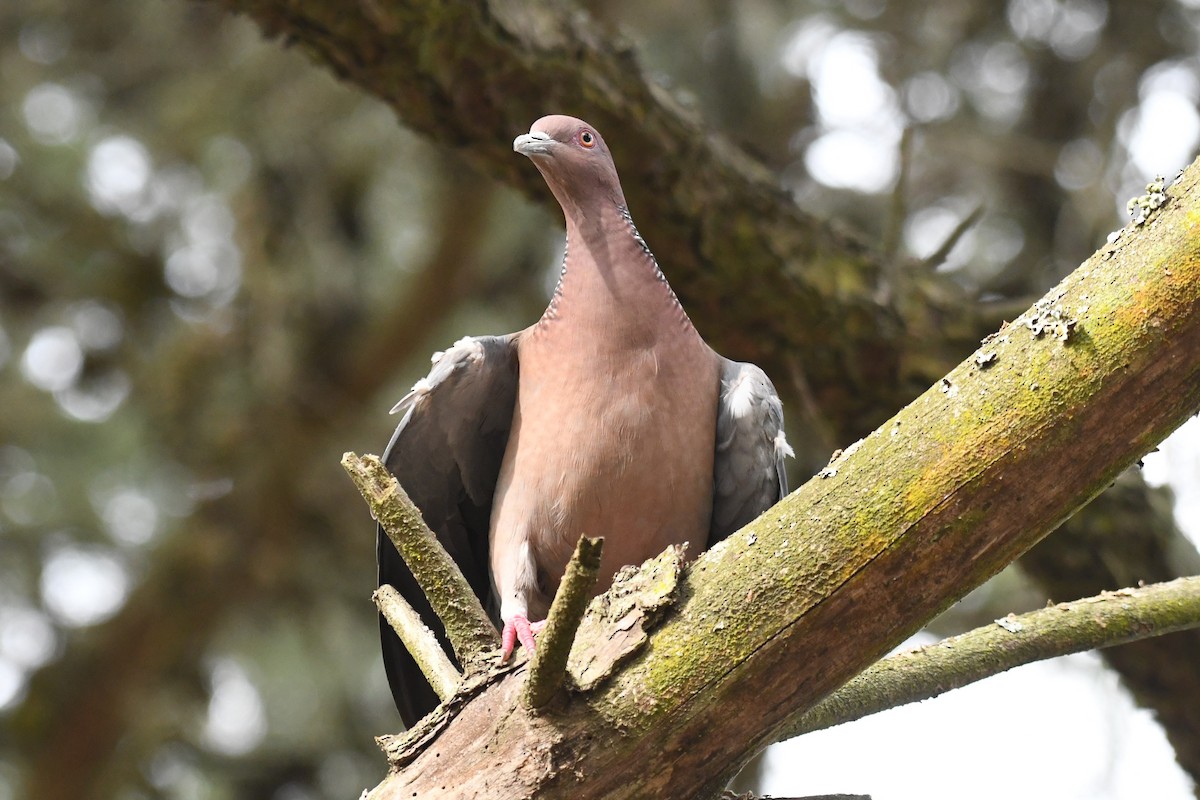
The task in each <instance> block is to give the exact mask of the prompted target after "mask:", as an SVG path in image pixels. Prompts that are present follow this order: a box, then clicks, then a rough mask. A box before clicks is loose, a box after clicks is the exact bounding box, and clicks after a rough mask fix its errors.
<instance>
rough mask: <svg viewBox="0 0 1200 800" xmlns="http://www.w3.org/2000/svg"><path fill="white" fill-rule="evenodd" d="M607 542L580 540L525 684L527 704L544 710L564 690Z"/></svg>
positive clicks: (551, 609)
mask: <svg viewBox="0 0 1200 800" xmlns="http://www.w3.org/2000/svg"><path fill="white" fill-rule="evenodd" d="M603 551H604V539H589V538H588V537H586V536H581V537H580V538H579V543H578V544H576V545H575V553H574V554H573V555H572V556H571V560H570V561H569V562H567V569H566V572H564V573H563V578H562V581H561V582H560V583H559V585H558V591H557V592H555V594H554V600H553V602H552V603H551V604H550V613H549V614H548V615H547V616H546V627H545V628H543V629H542V638H541V641H540V642H538V647H537V650H536V651H535V652H534V653H533V656H532V658H531V659H530V663H529V682H528V683H527V684H525V697H524V700H525V704H526V705H527V706H529V707H530V708H534V709H537V708H541V707H542V706H544V705H546V704H547V703H549V702H550V700H551V699H552V698H553V697H554V696H555V695H556V694H558V692H559V690H560V689H562V688H563V681H564V679H565V678H566V676H567V658H568V656H570V654H571V645H572V644H573V643H574V642H575V633H576V632H577V631H578V630H579V623H580V622H582V621H583V612H584V611H586V610H587V606H588V600H590V599H591V597H592V587H594V586H595V585H596V577H597V576H598V575H599V573H600V555H601V553H602V552H603Z"/></svg>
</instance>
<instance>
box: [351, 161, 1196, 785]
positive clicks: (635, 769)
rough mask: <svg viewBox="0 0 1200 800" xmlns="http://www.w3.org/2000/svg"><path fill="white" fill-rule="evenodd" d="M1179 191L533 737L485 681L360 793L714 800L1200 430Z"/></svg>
mask: <svg viewBox="0 0 1200 800" xmlns="http://www.w3.org/2000/svg"><path fill="white" fill-rule="evenodd" d="M1198 180H1200V162H1197V163H1196V164H1193V165H1192V166H1191V167H1189V168H1188V170H1187V171H1186V172H1185V173H1184V175H1183V177H1182V179H1181V181H1180V183H1178V184H1177V185H1176V186H1175V187H1172V189H1171V190H1170V194H1171V200H1170V201H1169V202H1168V204H1167V205H1166V206H1165V207H1164V208H1162V209H1160V210H1159V211H1157V212H1156V215H1155V216H1154V217H1153V218H1152V219H1151V220H1150V221H1149V222H1148V223H1147V224H1146V225H1144V226H1142V227H1140V228H1137V229H1130V230H1127V231H1126V232H1125V235H1124V236H1123V237H1122V238H1120V239H1119V240H1117V241H1116V242H1111V243H1109V244H1107V245H1105V247H1104V248H1103V249H1102V250H1101V251H1100V252H1098V253H1097V254H1095V255H1094V256H1093V257H1092V258H1090V259H1089V260H1088V261H1087V262H1085V263H1084V264H1083V265H1082V266H1081V267H1080V268H1079V269H1078V270H1076V272H1075V273H1073V274H1072V275H1070V276H1068V277H1067V278H1066V279H1065V280H1064V281H1063V282H1062V283H1061V284H1059V286H1057V287H1056V288H1055V289H1053V290H1052V291H1051V292H1050V293H1049V294H1048V295H1047V296H1046V297H1044V298H1043V299H1042V300H1040V301H1039V302H1038V303H1037V305H1036V306H1035V307H1034V308H1031V309H1030V310H1029V311H1027V312H1026V313H1025V314H1024V315H1022V316H1021V317H1020V318H1018V319H1017V320H1016V321H1014V323H1013V324H1012V325H1010V326H1008V327H1007V328H1006V329H1005V330H1004V331H1002V332H1001V333H1000V334H998V335H996V336H995V337H990V338H989V340H988V342H987V343H986V344H985V346H984V347H983V348H981V349H980V350H979V351H978V352H977V353H976V355H975V356H974V357H972V358H970V359H968V360H967V361H966V362H964V363H962V364H960V365H959V366H958V367H956V368H955V369H954V370H953V371H951V373H950V374H949V375H947V376H946V377H945V378H944V379H943V380H942V381H941V382H940V383H939V384H938V385H937V386H935V387H933V388H931V389H929V390H928V391H926V392H925V393H924V394H923V395H922V396H921V397H920V398H918V399H917V400H916V401H915V402H914V403H912V404H911V405H909V406H908V407H907V408H905V409H904V410H903V411H901V412H900V413H899V414H897V415H896V416H895V417H894V418H893V419H892V420H891V421H890V422H888V423H887V424H886V425H885V426H884V427H883V428H881V429H880V430H877V431H876V432H874V433H873V434H871V435H870V436H868V437H867V438H865V439H864V440H862V441H861V442H859V443H857V444H856V445H854V446H852V447H850V448H848V449H847V451H846V452H845V453H843V454H842V456H841V457H840V458H839V459H837V460H836V461H835V462H834V463H833V464H832V465H831V467H832V469H831V470H830V471H827V472H826V475H828V477H824V478H817V479H814V480H812V481H809V482H808V483H807V484H805V485H804V486H802V487H801V488H800V489H798V490H797V491H796V492H794V493H793V494H792V495H790V496H789V497H787V498H786V499H785V500H783V501H782V502H781V503H779V504H778V505H777V506H776V507H775V508H774V509H772V510H771V511H769V512H767V513H766V514H764V515H763V516H762V517H761V518H759V519H758V520H757V521H756V522H754V523H752V524H751V525H749V526H747V527H746V528H744V529H743V530H742V531H740V532H738V533H736V534H734V535H733V536H732V537H730V538H729V539H727V540H726V541H725V542H723V543H721V544H720V545H718V546H716V547H714V548H712V549H711V550H709V551H708V552H706V553H704V554H703V555H701V556H700V557H699V558H698V559H697V560H696V561H695V562H694V563H693V565H692V566H691V567H690V569H689V571H688V572H687V574H686V575H685V578H684V582H683V585H682V587H681V597H682V598H683V602H682V603H681V604H680V605H679V606H678V607H677V608H676V609H675V610H674V612H673V613H671V614H669V615H668V616H667V618H666V619H665V620H664V622H663V624H662V626H661V627H659V628H658V629H657V630H655V632H654V633H653V634H652V646H650V647H648V648H645V649H643V650H642V651H641V653H640V654H639V655H638V656H637V657H636V658H635V659H634V660H633V661H632V662H630V663H629V664H628V666H627V667H626V668H625V669H623V670H621V671H619V672H618V673H617V674H615V675H613V676H612V678H611V679H609V680H608V681H607V682H605V683H602V684H601V685H600V686H599V687H598V688H597V689H596V690H595V691H593V692H591V693H589V694H588V695H586V697H583V698H581V700H580V701H579V702H574V703H571V704H570V705H569V707H567V708H565V709H564V710H563V712H562V713H559V714H556V715H555V718H554V720H553V724H549V723H548V722H547V721H546V720H544V719H543V718H540V717H537V716H534V715H532V714H531V713H529V712H528V711H527V710H524V709H522V708H521V705H520V702H519V696H520V680H519V678H515V677H514V676H507V677H506V678H504V679H502V680H500V681H498V682H497V683H496V684H494V685H492V686H491V687H490V688H489V689H488V690H487V691H486V692H485V693H484V694H483V695H482V696H481V697H479V698H476V700H475V701H473V702H469V703H466V704H465V705H464V706H463V707H462V708H461V709H459V710H458V715H457V716H456V717H455V718H454V719H452V720H449V722H448V723H447V724H446V726H445V727H444V729H442V730H441V732H440V735H439V736H438V737H437V740H436V741H437V743H438V744H437V746H436V747H432V748H429V749H427V750H425V751H424V752H421V753H419V754H416V755H415V757H414V758H413V760H412V763H411V764H410V765H409V766H408V767H407V768H405V769H404V770H402V771H400V772H397V773H393V774H392V775H391V776H390V777H389V778H388V779H387V780H386V781H385V782H384V783H383V784H382V785H381V786H380V787H378V788H377V789H376V790H375V792H374V793H373V796H374V797H377V798H383V797H401V796H411V794H412V793H413V792H416V793H417V794H418V795H420V794H423V793H425V792H431V793H433V792H437V793H439V796H442V797H455V796H472V794H473V793H478V796H503V797H509V796H524V795H537V796H542V797H564V796H571V797H579V798H582V797H606V796H607V797H625V796H630V795H631V794H640V795H641V796H662V797H668V796H670V797H685V796H686V797H711V796H713V795H715V794H716V793H718V792H719V791H720V790H721V788H722V787H723V786H724V784H725V781H727V780H728V778H729V776H730V775H731V774H732V773H733V772H735V771H736V769H737V768H738V766H740V764H741V763H743V762H744V760H745V759H746V758H747V757H748V756H749V754H751V753H753V752H755V751H756V750H758V749H760V748H761V747H762V746H763V745H764V744H765V743H766V742H768V741H772V740H774V739H775V738H776V737H777V735H778V732H779V731H780V730H781V729H782V728H783V727H784V726H785V725H786V724H787V722H788V720H789V719H790V718H792V717H793V716H794V715H796V714H800V713H803V712H804V711H806V710H807V709H809V708H811V707H813V706H814V705H815V704H816V703H817V702H819V701H820V700H821V699H822V698H823V697H824V696H825V695H827V694H829V693H830V692H832V691H833V690H834V689H836V688H837V687H838V686H840V685H841V684H842V683H844V682H845V681H846V680H848V679H849V678H850V677H852V676H853V675H855V674H856V673H858V672H859V671H861V670H862V669H863V668H865V667H866V666H867V665H868V664H870V663H871V662H872V661H873V660H875V659H876V658H878V657H879V656H881V655H882V654H883V653H885V652H886V651H887V650H888V649H890V648H891V647H893V646H895V645H896V644H897V643H899V642H900V641H902V640H903V639H904V638H905V637H906V636H908V635H909V634H911V633H912V632H913V631H915V630H916V629H917V628H919V626H920V625H921V624H923V623H924V622H925V621H927V620H928V619H929V618H931V617H932V616H933V615H934V614H936V613H938V612H939V611H941V610H943V609H944V608H945V607H946V606H948V605H949V604H950V603H952V602H953V601H954V600H955V599H956V598H958V597H961V596H962V595H963V594H965V593H966V592H967V591H969V590H970V589H972V588H974V587H975V586H977V585H979V584H980V583H982V582H983V581H984V580H986V579H987V578H988V577H989V576H991V575H992V574H994V573H995V572H997V571H998V570H999V569H1001V568H1002V567H1003V566H1004V565H1005V564H1007V563H1008V562H1010V561H1011V560H1012V559H1014V558H1016V556H1017V555H1019V554H1020V553H1021V552H1023V551H1024V550H1025V549H1027V548H1028V547H1029V546H1030V545H1031V544H1033V543H1034V542H1036V541H1037V540H1038V539H1039V538H1041V537H1042V536H1044V535H1045V534H1046V533H1047V532H1048V531H1050V530H1052V529H1053V528H1054V527H1055V526H1056V525H1058V524H1059V523H1060V522H1061V521H1062V520H1063V519H1065V518H1066V517H1068V516H1069V515H1070V514H1071V513H1072V512H1074V511H1075V510H1076V509H1077V508H1079V507H1080V506H1081V505H1082V504H1083V503H1085V502H1087V501H1088V500H1089V499H1090V498H1091V497H1093V496H1095V495H1096V494H1097V493H1099V492H1100V491H1102V490H1103V489H1104V488H1105V487H1106V486H1107V485H1108V484H1109V483H1110V482H1111V481H1112V480H1113V478H1114V477H1115V476H1116V475H1117V474H1118V473H1119V472H1120V471H1121V470H1123V469H1124V468H1126V467H1127V466H1129V465H1130V464H1132V463H1133V462H1134V461H1135V460H1136V459H1137V458H1138V457H1139V456H1140V455H1141V454H1143V453H1145V452H1146V451H1148V450H1149V449H1151V448H1152V447H1153V446H1154V444H1156V443H1157V442H1158V441H1160V440H1161V439H1162V438H1163V437H1165V436H1166V435H1167V434H1168V433H1169V432H1170V431H1171V430H1173V429H1174V428H1175V427H1176V426H1178V425H1179V424H1180V423H1181V422H1182V421H1183V420H1185V419H1186V418H1187V417H1188V416H1190V415H1192V414H1194V413H1195V412H1196V411H1197V409H1200V231H1198V227H1197V225H1196V223H1195V222H1194V219H1195V218H1196V216H1197V214H1198V213H1200V212H1198V211H1197V209H1200V184H1198ZM1046 319H1051V320H1053V321H1055V322H1056V324H1055V325H1053V326H1047V325H1045V324H1043V323H1044V321H1045V320H1046ZM1047 475H1050V476H1053V479H1051V480H1047V477H1046V476H1047ZM914 585H919V586H921V589H922V590H921V591H919V592H914V591H912V590H911V587H912V586H914ZM733 632H736V633H733ZM797 654H803V658H797ZM497 719H499V720H502V723H501V724H499V726H497V724H496V722H495V721H496V720H497ZM718 729H719V730H720V732H721V735H720V736H713V735H712V732H713V731H714V730H718ZM651 742H652V743H653V746H650V744H651ZM446 752H453V753H455V754H456V757H455V758H453V759H446V758H442V757H441V756H442V755H443V754H444V753H446ZM513 764H522V765H523V768H521V769H517V770H513V769H512V765H513ZM585 790H586V794H585Z"/></svg>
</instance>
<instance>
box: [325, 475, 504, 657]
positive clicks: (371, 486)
mask: <svg viewBox="0 0 1200 800" xmlns="http://www.w3.org/2000/svg"><path fill="white" fill-rule="evenodd" d="M342 467H343V468H344V469H345V470H346V472H347V473H348V474H349V475H350V479H351V480H353V481H354V485H355V486H357V487H358V491H359V492H361V493H362V496H363V499H365V500H366V501H367V504H368V505H369V506H370V507H371V514H372V515H373V516H374V517H375V519H376V520H378V521H379V524H380V525H381V526H383V530H384V531H385V532H386V533H387V535H388V538H389V539H391V540H392V544H394V545H395V546H396V550H397V551H399V553H400V555H401V556H402V557H403V558H404V562H405V563H406V564H408V568H409V569H410V570H412V574H413V577H415V578H416V579H417V583H418V584H420V586H421V589H422V590H424V592H425V596H426V597H428V598H429V605H430V606H432V607H433V610H434V612H435V613H436V614H437V615H438V618H439V619H440V620H441V621H442V624H443V625H445V626H446V637H447V638H448V639H449V640H450V645H451V646H452V647H453V648H454V653H455V655H456V656H458V660H459V663H461V664H462V665H463V668H464V669H465V670H467V671H470V670H471V668H472V667H473V666H476V665H480V666H482V665H484V664H486V663H487V662H488V661H490V657H491V654H492V652H493V651H494V650H496V649H497V648H498V647H499V646H500V637H499V634H498V633H497V632H496V627H495V626H494V625H493V624H492V621H491V620H490V619H488V615H487V612H486V611H484V610H483V606H481V605H480V604H479V598H477V597H476V596H475V593H474V592H473V591H472V590H471V585H470V584H469V583H467V579H466V578H465V577H463V574H462V570H460V569H459V568H458V565H457V564H455V563H454V559H452V558H450V556H449V554H448V553H447V552H446V551H445V549H444V548H443V547H442V546H441V544H440V543H439V542H438V540H437V537H436V536H434V534H433V532H432V531H430V530H429V527H428V526H427V525H426V524H425V520H423V519H422V518H421V512H420V511H418V510H417V507H416V506H415V505H413V502H412V500H410V499H409V498H408V495H407V494H406V493H405V491H404V489H403V488H402V487H401V486H400V484H399V483H397V481H396V478H395V477H394V476H393V475H392V473H390V472H388V469H387V467H385V466H384V465H383V462H381V461H380V460H379V459H378V458H377V457H376V456H372V455H366V456H359V455H358V454H357V453H346V454H345V455H344V456H342ZM415 655H416V654H415V653H414V656H415Z"/></svg>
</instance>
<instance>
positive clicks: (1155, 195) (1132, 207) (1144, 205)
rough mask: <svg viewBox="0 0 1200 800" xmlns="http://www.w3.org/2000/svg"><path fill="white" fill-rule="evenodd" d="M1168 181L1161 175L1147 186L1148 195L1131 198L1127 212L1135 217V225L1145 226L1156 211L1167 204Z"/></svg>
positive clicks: (1126, 206)
mask: <svg viewBox="0 0 1200 800" xmlns="http://www.w3.org/2000/svg"><path fill="white" fill-rule="evenodd" d="M1166 189H1167V181H1166V179H1165V178H1163V177H1162V176H1161V175H1159V176H1157V177H1155V179H1154V180H1152V181H1151V182H1150V183H1148V184H1146V193H1145V194H1142V195H1138V196H1137V197H1131V198H1129V202H1128V203H1126V204H1125V210H1126V211H1128V212H1129V215H1130V216H1131V217H1133V224H1134V225H1145V224H1146V221H1147V220H1149V219H1150V217H1151V216H1152V215H1153V214H1154V212H1155V211H1157V210H1158V209H1160V208H1162V207H1163V206H1165V205H1166V204H1167V200H1168V199H1169V198H1168V197H1167V192H1166Z"/></svg>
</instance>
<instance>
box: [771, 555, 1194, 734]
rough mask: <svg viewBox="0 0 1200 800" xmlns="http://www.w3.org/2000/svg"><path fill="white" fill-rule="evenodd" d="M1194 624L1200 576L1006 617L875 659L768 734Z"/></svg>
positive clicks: (849, 717) (823, 723)
mask: <svg viewBox="0 0 1200 800" xmlns="http://www.w3.org/2000/svg"><path fill="white" fill-rule="evenodd" d="M1195 627H1200V577H1194V578H1179V579H1178V580H1174V581H1170V582H1168V583H1156V584H1153V585H1151V586H1146V587H1143V588H1140V589H1121V590H1120V591H1116V592H1105V593H1103V594H1100V595H1097V596H1095V597H1089V598H1087V599H1084V600H1076V601H1074V602H1071V603H1060V604H1058V605H1056V606H1051V607H1049V608H1043V609H1040V610H1038V611H1033V612H1030V613H1028V614H1022V615H1020V616H1012V615H1009V616H1008V617H1006V618H1003V619H999V620H996V622H995V623H994V624H992V625H987V626H984V627H982V628H976V629H975V630H973V631H968V632H967V633H964V634H962V635H960V636H953V637H951V638H949V639H946V640H944V641H941V642H938V643H936V644H931V645H929V646H927V647H921V648H918V649H916V650H910V651H908V652H904V653H897V654H895V655H893V656H889V657H888V658H885V659H883V660H881V661H879V662H877V663H876V664H875V665H874V666H871V667H869V668H868V669H866V670H864V671H863V672H862V673H860V674H859V675H858V676H857V677H855V678H852V679H851V680H850V681H848V682H847V683H846V684H845V685H844V686H842V688H840V689H838V690H837V691H836V692H834V693H833V694H831V695H830V696H829V697H827V698H825V699H824V700H822V701H821V702H820V703H818V704H817V705H816V706H814V707H813V708H812V709H810V710H809V711H807V712H805V713H804V714H801V715H800V717H799V718H795V719H793V720H792V721H790V722H789V723H788V724H787V725H785V726H784V727H783V728H782V729H780V731H779V732H778V733H777V734H776V735H775V736H774V737H773V738H774V740H775V741H783V740H784V739H790V738H792V737H793V736H799V735H801V734H804V733H811V732H812V731H817V730H821V729H823V728H829V727H832V726H834V725H841V724H842V723H845V722H851V721H853V720H856V719H861V718H862V717H866V716H869V715H871V714H874V713H877V712H879V711H884V710H886V709H889V708H895V707H896V706H902V705H906V704H908V703H913V702H916V701H918V700H926V699H928V698H930V697H936V696H937V695H939V694H941V693H942V692H947V691H949V690H951V689H958V688H960V687H963V686H966V685H967V684H970V683H974V682H976V681H979V680H982V679H984V678H988V677H991V676H992V675H997V674H999V673H1001V672H1004V671H1006V670H1009V669H1012V668H1013V667H1019V666H1021V665H1022V664H1028V663H1030V662H1033V661H1041V660H1044V659H1047V658H1055V657H1057V656H1064V655H1068V654H1070V653H1079V652H1083V651H1085V650H1092V649H1095V648H1098V647H1111V646H1113V645H1118V644H1126V643H1128V642H1133V641H1137V640H1139V639H1146V638H1148V637H1151V636H1159V635H1162V634H1164V633H1172V632H1174V631H1181V630H1186V629H1188V628H1195Z"/></svg>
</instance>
